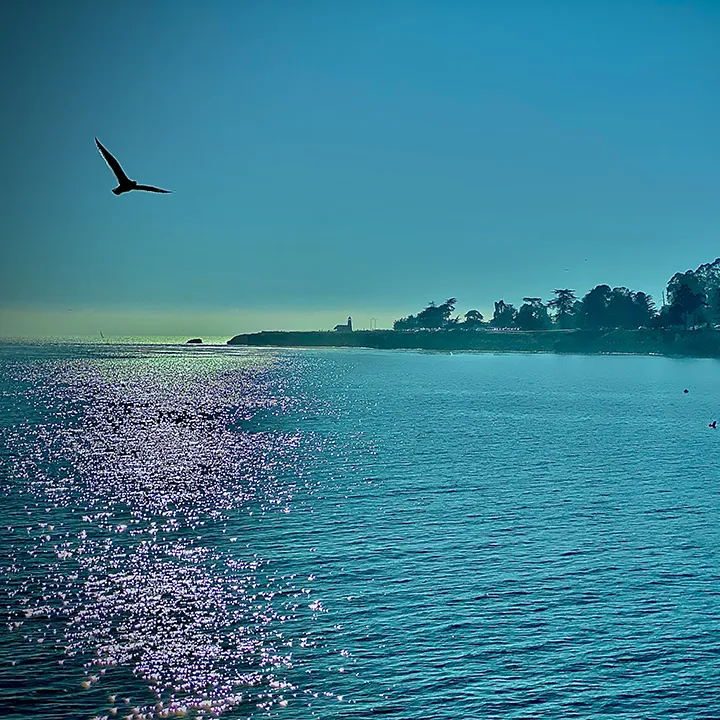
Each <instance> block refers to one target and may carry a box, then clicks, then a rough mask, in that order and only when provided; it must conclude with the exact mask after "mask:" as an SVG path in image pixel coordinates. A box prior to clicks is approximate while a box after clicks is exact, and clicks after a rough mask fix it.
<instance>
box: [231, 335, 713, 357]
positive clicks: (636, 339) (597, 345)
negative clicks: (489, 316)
mask: <svg viewBox="0 0 720 720" xmlns="http://www.w3.org/2000/svg"><path fill="white" fill-rule="evenodd" d="M227 344H228V345H246V346H254V347H259V346H265V347H345V348H347V347H358V348H372V349H376V350H436V351H447V352H450V351H473V352H502V353H506V352H532V353H537V352H542V353H556V354H582V355H584V354H592V355H597V354H627V355H665V356H669V357H693V358H720V331H718V330H714V329H710V328H703V329H698V330H690V331H675V330H649V329H641V330H543V331H513V330H476V331H458V330H419V331H401V330H355V331H353V332H334V331H307V332H305V331H268V330H264V331H262V332H259V333H246V334H240V335H235V336H234V337H233V338H231V339H230V340H228V341H227Z"/></svg>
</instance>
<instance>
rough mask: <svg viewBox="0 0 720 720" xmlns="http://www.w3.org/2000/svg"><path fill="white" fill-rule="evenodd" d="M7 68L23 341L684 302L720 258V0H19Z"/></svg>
mask: <svg viewBox="0 0 720 720" xmlns="http://www.w3.org/2000/svg"><path fill="white" fill-rule="evenodd" d="M0 61H1V62H2V67H3V73H2V79H0V83H2V88H1V89H2V97H3V107H4V110H3V112H2V114H0V125H1V128H0V130H1V132H0V143H1V144H2V158H3V162H2V164H0V203H2V205H1V206H0V207H1V210H2V213H1V215H2V246H1V248H0V335H8V334H10V335H14V334H22V333H23V330H27V331H28V332H31V333H32V332H41V331H42V332H54V333H56V334H61V333H63V332H72V333H73V334H77V333H78V332H87V333H94V332H96V330H97V325H98V324H101V323H105V327H104V329H105V332H106V334H112V333H113V332H115V333H139V332H150V333H158V332H162V331H163V328H164V327H165V325H164V323H166V321H167V323H170V321H171V320H172V323H170V324H172V330H171V332H173V333H176V332H179V333H184V332H187V333H192V334H202V333H208V334H223V333H227V334H233V333H235V332H241V331H247V330H255V329H260V328H262V327H268V328H269V327H272V328H280V327H296V328H316V327H331V326H332V325H333V324H334V323H335V322H341V321H344V320H345V318H346V317H347V315H348V314H352V315H353V317H354V318H355V321H356V326H360V327H362V326H367V324H368V322H369V318H370V317H376V318H379V321H380V322H379V324H380V325H381V326H382V325H388V324H389V323H390V322H391V321H392V319H393V318H394V317H398V316H399V315H400V314H407V313H408V312H415V311H417V310H419V309H420V308H421V307H422V306H423V305H424V304H426V303H427V301H429V300H431V299H435V300H437V301H442V300H444V299H445V298H446V297H448V296H451V295H452V296H456V297H457V298H458V300H459V303H458V309H459V310H460V311H462V312H464V311H465V310H467V309H469V308H473V307H474V308H479V309H480V310H482V311H483V312H487V311H488V309H489V308H491V307H492V303H493V301H495V300H498V299H500V298H503V299H505V300H506V301H507V302H513V303H516V304H518V305H519V304H520V302H521V298H522V297H523V296H524V295H531V296H541V297H543V298H548V297H549V295H550V293H551V291H552V290H553V289H554V288H556V287H571V288H574V289H575V290H576V291H577V293H578V295H583V294H584V293H585V292H587V291H588V290H589V289H590V288H591V287H593V286H594V285H596V284H598V283H608V284H609V285H611V286H615V285H627V286H629V287H630V288H631V289H634V290H644V291H646V292H650V293H652V294H653V295H654V296H655V297H656V299H657V300H659V295H660V292H661V290H662V289H663V287H664V285H665V283H666V282H667V280H668V279H669V277H670V276H671V275H672V274H673V273H674V272H676V271H678V270H686V269H689V268H694V267H696V266H697V265H699V264H700V263H702V262H707V261H711V260H713V259H714V258H715V257H717V256H718V255H719V254H720V242H719V241H718V234H719V233H718V230H719V229H720V202H719V201H718V199H719V197H720V91H719V89H720V82H719V81H720V2H715V1H712V0H709V1H707V2H700V1H699V0H698V1H697V2H658V1H655V2H652V1H650V0H615V1H614V0H598V1H597V2H575V1H573V0H545V1H544V0H527V1H526V2H522V1H520V0H507V1H503V2H499V1H497V2H483V1H482V0H476V1H471V0H465V1H461V0H454V1H453V0H450V1H448V2H440V1H439V0H436V1H433V2H429V1H427V0H414V1H412V2H411V1H409V0H408V1H403V0H383V1H375V0H347V1H346V2H329V1H328V2H319V1H313V0H307V1H305V2H283V3H280V2H273V1H269V2H267V1H265V0H263V1H260V0H258V1H256V2H241V1H240V0H237V1H234V0H228V1H227V2H219V1H208V2H202V3H200V2H186V1H184V0H173V1H169V0H168V1H166V2H165V1H162V0H154V1H153V2H147V1H142V2H141V1H134V0H131V1H130V2H122V3H107V2H82V1H73V2H67V3H62V2H56V1H55V0H52V1H49V0H48V1H45V2H43V1H41V0H39V1H38V2H24V1H22V2H19V1H17V0H15V1H10V2H8V1H7V0H6V2H4V3H2V5H0ZM94 136H97V137H98V138H99V139H100V140H101V141H102V142H103V143H104V144H105V145H106V146H107V148H108V149H109V150H110V151H111V152H113V153H114V154H115V155H116V156H117V157H118V159H119V160H120V162H121V163H122V164H123V167H124V168H125V170H126V171H127V173H128V175H130V177H131V178H134V179H136V180H138V181H140V182H147V183H152V184H156V185H159V186H161V187H167V188H170V189H172V190H173V191H174V194H173V195H168V196H159V195H151V194H149V193H129V194H127V195H123V196H121V197H115V196H114V195H113V194H112V193H111V192H110V190H111V188H112V187H114V184H115V183H114V178H113V176H112V174H111V173H110V171H109V170H108V168H107V167H106V166H105V164H104V162H103V161H102V159H101V158H100V156H99V154H98V152H97V150H96V149H95V146H94V141H93V137H94ZM183 317H185V318H187V321H186V322H185V321H183V320H182V318H183ZM107 323H110V324H109V325H108V324H107Z"/></svg>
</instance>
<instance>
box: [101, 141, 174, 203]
mask: <svg viewBox="0 0 720 720" xmlns="http://www.w3.org/2000/svg"><path fill="white" fill-rule="evenodd" d="M95 143H96V144H97V146H98V150H99V151H100V154H101V155H102V156H103V158H104V159H105V162H106V163H107V164H108V167H109V168H110V169H111V170H112V171H113V172H114V173H115V177H116V178H117V181H118V186H117V187H116V188H113V190H112V191H113V192H114V193H115V194H116V195H121V194H122V193H124V192H130V191H131V190H146V191H147V192H154V193H171V192H172V190H163V189H162V188H159V187H154V186H153V185H138V184H137V183H136V182H135V180H131V179H130V178H129V177H128V176H127V175H126V174H125V171H124V170H123V169H122V168H121V167H120V163H119V162H118V161H117V160H116V159H115V158H114V157H113V156H112V154H111V153H110V152H109V151H108V149H107V148H105V147H103V144H102V143H101V142H100V141H99V140H98V139H97V138H95Z"/></svg>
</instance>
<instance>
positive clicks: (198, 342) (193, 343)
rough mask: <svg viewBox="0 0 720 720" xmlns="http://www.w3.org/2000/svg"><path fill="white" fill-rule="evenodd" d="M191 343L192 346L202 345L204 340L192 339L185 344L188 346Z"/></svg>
mask: <svg viewBox="0 0 720 720" xmlns="http://www.w3.org/2000/svg"><path fill="white" fill-rule="evenodd" d="M188 343H190V344H192V345H201V344H202V338H191V339H190V340H188V341H187V343H185V344H186V345H187V344H188Z"/></svg>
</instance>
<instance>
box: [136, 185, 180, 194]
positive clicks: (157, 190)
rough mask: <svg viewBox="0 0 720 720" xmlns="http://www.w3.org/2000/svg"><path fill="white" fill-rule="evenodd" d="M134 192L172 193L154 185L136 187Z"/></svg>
mask: <svg viewBox="0 0 720 720" xmlns="http://www.w3.org/2000/svg"><path fill="white" fill-rule="evenodd" d="M133 190H147V191H148V192H159V193H171V192H172V190H163V189H162V188H157V187H153V186H152V185H136V186H135V187H134V188H133Z"/></svg>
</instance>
